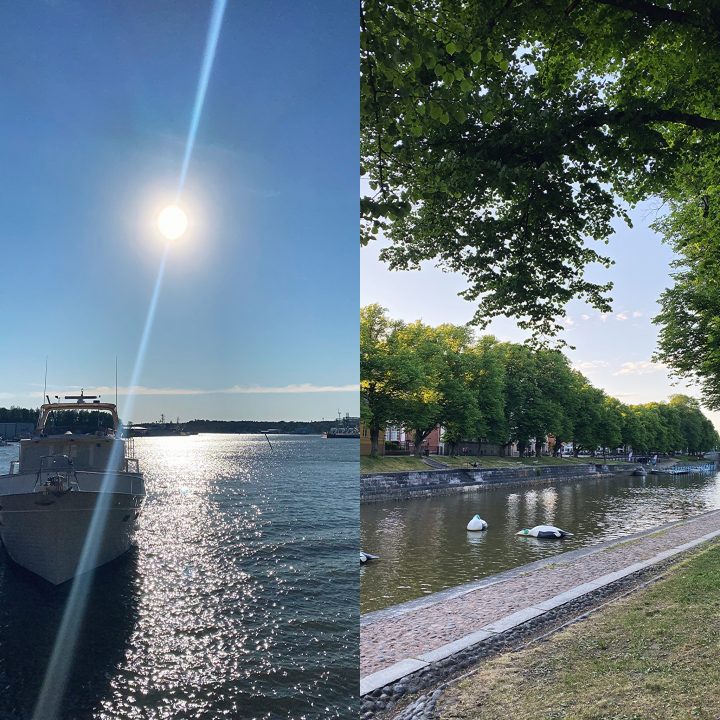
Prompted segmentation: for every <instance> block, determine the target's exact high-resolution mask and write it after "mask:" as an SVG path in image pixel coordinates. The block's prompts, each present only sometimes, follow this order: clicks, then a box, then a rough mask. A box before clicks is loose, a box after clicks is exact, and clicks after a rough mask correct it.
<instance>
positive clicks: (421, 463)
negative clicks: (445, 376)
mask: <svg viewBox="0 0 720 720" xmlns="http://www.w3.org/2000/svg"><path fill="white" fill-rule="evenodd" d="M426 461H429V462H432V463H433V465H434V466H437V467H440V466H445V467H446V468H463V469H466V470H473V469H477V468H479V469H501V468H519V467H537V466H555V467H563V466H565V467H567V466H568V465H588V464H590V465H593V464H603V463H602V458H600V457H598V458H590V457H581V458H576V457H563V458H558V457H543V458H541V459H538V458H536V457H526V458H520V457H500V456H498V455H480V456H475V455H431V456H429V457H427V458H419V457H415V456H414V455H381V456H379V457H370V456H369V455H362V456H361V457H360V474H361V475H373V474H376V473H388V472H407V471H410V470H425V469H427V468H428V464H427V462H426ZM605 464H607V465H610V466H612V465H623V464H625V463H623V462H621V461H615V460H608V461H607V463H605Z"/></svg>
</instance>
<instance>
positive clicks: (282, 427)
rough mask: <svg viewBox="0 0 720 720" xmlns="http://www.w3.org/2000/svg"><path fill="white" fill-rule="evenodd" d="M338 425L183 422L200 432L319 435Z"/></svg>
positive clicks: (314, 422)
mask: <svg viewBox="0 0 720 720" xmlns="http://www.w3.org/2000/svg"><path fill="white" fill-rule="evenodd" d="M334 425H337V420H311V421H295V420H190V421H189V422H186V423H184V424H183V427H184V429H185V430H187V431H188V432H198V433H201V432H202V433H259V432H263V431H265V430H277V431H278V432H279V433H302V434H307V435H315V434H317V435H319V434H320V433H323V432H327V431H328V430H329V429H330V428H331V427H333V426H334Z"/></svg>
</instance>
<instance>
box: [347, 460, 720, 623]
mask: <svg viewBox="0 0 720 720" xmlns="http://www.w3.org/2000/svg"><path fill="white" fill-rule="evenodd" d="M717 508H720V473H713V474H712V475H676V476H669V475H648V476H647V478H640V477H633V476H630V475H627V474H624V475H614V476H611V477H604V478H597V477H592V476H591V477H587V478H583V479H581V480H572V481H558V482H557V483H553V484H550V485H532V484H528V485H517V484H516V485H514V486H512V487H502V486H497V487H495V488H494V489H490V490H480V491H476V492H471V493H463V494H457V495H444V496H435V497H429V498H419V499H414V500H405V501H401V502H383V503H369V504H366V505H363V506H362V508H361V512H360V518H361V533H360V538H361V539H360V545H361V548H362V549H363V550H365V551H366V552H369V553H373V554H376V555H380V556H381V559H380V560H377V561H374V562H370V563H367V564H365V565H363V566H362V568H361V571H360V576H361V579H360V587H361V593H360V602H361V610H362V612H369V611H372V610H379V609H381V608H384V607H387V606H389V605H394V604H396V603H400V602H404V601H406V600H412V599H414V598H417V597H421V596H423V595H427V594H430V593H433V592H437V591H439V590H444V589H445V588H450V587H454V586H456V585H460V584H462V583H465V582H470V581H472V580H478V579H480V578H483V577H487V576H488V575H493V574H495V573H498V572H502V571H503V570H509V569H510V568H514V567H518V566H520V565H524V564H526V563H529V562H532V561H533V560H538V559H540V558H546V557H549V556H552V555H556V554H558V553H562V552H565V551H567V550H574V549H576V548H579V547H584V546H588V545H593V544H597V543H601V542H605V541H607V540H612V539H614V538H621V537H626V536H628V535H631V534H633V533H636V532H640V531H641V530H647V529H649V528H653V527H657V526H659V525H663V524H665V523H669V522H672V521H674V520H682V519H684V518H688V517H690V516H692V515H697V514H699V513H701V512H705V511H707V510H715V509H717ZM476 513H478V514H479V515H480V517H482V518H483V519H484V520H486V521H487V522H488V524H489V528H488V530H487V531H486V532H467V530H466V526H467V524H468V522H469V520H470V519H471V518H472V517H473V515H475V514H476ZM542 524H549V525H557V526H558V527H561V528H563V529H564V530H568V531H570V532H572V533H574V534H575V535H574V537H572V538H568V539H566V540H559V541H552V540H539V539H536V538H526V537H517V536H516V535H515V533H516V532H517V531H518V530H520V529H522V528H526V527H528V528H529V527H533V526H534V525H542Z"/></svg>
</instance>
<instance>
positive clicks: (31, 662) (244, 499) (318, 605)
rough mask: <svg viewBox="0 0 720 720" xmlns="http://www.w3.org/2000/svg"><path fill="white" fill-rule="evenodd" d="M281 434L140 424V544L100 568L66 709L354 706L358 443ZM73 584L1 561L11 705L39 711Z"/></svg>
mask: <svg viewBox="0 0 720 720" xmlns="http://www.w3.org/2000/svg"><path fill="white" fill-rule="evenodd" d="M270 441H271V442H272V450H271V448H270V446H269V445H268V442H267V440H266V439H265V437H263V436H262V435H260V436H258V435H209V434H207V435H196V436H189V437H158V438H138V439H136V441H135V447H136V453H137V456H138V458H139V459H140V463H141V467H142V469H143V470H144V472H145V479H146V486H147V501H146V504H145V509H144V511H143V514H142V515H141V517H140V524H139V530H138V532H137V534H136V545H137V547H135V548H133V549H132V550H131V551H130V552H129V553H128V554H126V555H125V556H123V557H122V558H120V559H119V560H117V561H115V562H113V563H111V564H109V565H107V566H105V567H103V568H101V569H100V570H98V571H97V573H96V576H95V580H94V582H93V585H92V589H91V594H90V598H89V603H88V610H87V614H86V617H85V622H84V623H83V627H82V634H81V637H80V639H79V641H78V649H77V652H76V655H75V658H74V661H73V664H72V666H71V667H72V670H71V673H70V678H69V682H68V688H67V692H66V697H65V700H64V703H63V710H62V718H63V719H64V720H65V719H67V720H71V719H72V720H82V719H83V718H103V719H105V718H107V719H108V720H109V719H110V718H113V719H115V718H119V717H122V718H130V719H134V718H163V719H164V718H173V719H175V718H232V719H233V720H234V719H235V718H241V719H245V718H247V719H248V720H250V719H251V718H258V720H259V719H261V718H262V719H264V718H268V719H270V718H288V719H290V718H297V719H298V720H300V719H302V718H307V719H308V720H309V719H310V718H354V717H356V716H357V714H358V707H359V706H358V704H357V697H356V696H357V691H358V608H357V597H358V571H357V565H358V563H357V549H358V537H357V534H358V530H357V527H358V502H359V500H358V497H359V496H358V473H359V464H358V443H357V441H352V440H325V439H323V438H320V437H317V436H292V435H275V436H270ZM16 456H17V445H11V446H10V447H3V448H0V472H7V465H8V462H9V460H11V459H13V458H15V457H16ZM67 595H68V588H67V587H65V586H61V587H59V588H53V587H51V586H49V585H47V584H46V583H44V582H42V581H40V580H38V579H36V578H34V577H33V576H31V575H29V574H28V573H25V572H23V571H21V570H18V568H16V567H14V566H12V565H10V563H9V562H8V560H7V558H6V557H3V558H2V560H1V561H0V719H2V720H5V719H6V718H7V719H10V718H12V719H15V718H18V719H20V718H23V719H24V718H30V717H31V715H32V710H33V707H34V702H35V699H36V697H37V694H38V691H39V688H40V685H41V683H42V679H43V677H44V672H45V668H46V665H47V660H48V658H49V655H50V653H51V651H52V646H53V642H54V639H55V634H56V632H57V628H58V626H59V623H60V619H61V616H62V611H63V609H64V604H65V600H66V598H67Z"/></svg>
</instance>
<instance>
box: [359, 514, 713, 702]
mask: <svg viewBox="0 0 720 720" xmlns="http://www.w3.org/2000/svg"><path fill="white" fill-rule="evenodd" d="M674 524H675V523H674ZM655 532H657V530H656V531H655ZM718 536H720V530H715V531H713V532H711V533H707V534H705V535H702V536H701V537H699V538H695V539H694V540H691V541H689V542H686V543H683V544H682V545H678V546H676V547H674V548H670V549H669V550H664V551H663V552H661V553H658V554H657V555H655V556H653V557H651V558H649V559H647V560H643V561H642V562H638V563H634V564H633V565H629V566H627V567H625V568H622V569H621V570H616V571H615V572H612V573H608V574H607V575H603V576H601V577H599V578H597V579H595V580H592V581H589V582H586V583H583V584H582V585H578V586H576V587H574V588H571V589H570V590H566V591H565V592H563V593H560V594H559V595H556V596H555V597H552V598H549V599H548V600H545V601H543V602H540V603H538V604H536V605H530V606H528V607H527V608H525V609H523V610H520V611H517V612H514V613H512V614H510V615H506V616H505V617H504V618H501V619H500V620H496V621H494V622H492V623H490V624H488V625H485V626H483V627H481V628H479V629H478V630H477V631H475V632H473V633H471V634H469V635H465V636H464V637H462V638H459V639H458V640H454V641H453V642H451V643H447V644H446V645H443V646H441V647H439V648H435V649H434V650H430V651H428V652H426V653H422V654H419V655H418V656H417V657H412V658H406V659H405V660H401V661H400V662H397V663H395V664H393V665H390V666H389V667H387V668H384V669H383V670H379V671H378V672H375V673H372V674H371V675H367V676H366V677H364V678H360V696H361V697H363V696H365V695H368V694H370V693H377V692H378V691H379V690H382V688H384V687H386V686H389V685H392V684H393V683H397V682H398V681H400V680H403V679H405V678H410V676H412V675H414V674H416V673H418V672H419V671H422V670H424V669H425V668H428V667H429V666H430V665H431V664H432V663H437V662H442V663H444V664H445V663H447V662H448V661H450V662H452V659H453V657H454V656H456V655H459V654H461V653H465V652H466V651H467V650H468V649H470V648H472V647H473V646H475V645H479V644H482V643H485V642H487V641H488V640H489V639H493V638H500V637H501V636H503V635H506V634H509V633H512V632H513V631H515V630H516V629H517V628H518V627H520V626H522V625H524V624H525V623H527V622H529V621H531V620H535V619H536V618H539V617H540V616H543V615H545V614H546V613H549V612H552V611H554V610H556V609H557V608H559V607H561V606H563V605H565V604H567V603H570V602H572V601H574V600H577V599H578V598H581V597H583V596H585V595H588V594H590V593H594V592H596V591H598V590H601V589H603V588H605V587H607V586H609V585H611V584H613V583H615V582H618V581H619V580H622V579H624V578H626V577H628V576H630V575H634V574H636V573H638V572H641V571H643V570H646V569H647V568H650V567H651V566H653V565H657V564H658V563H661V562H663V561H666V560H668V559H669V558H672V557H675V556H677V555H680V554H681V553H684V552H687V551H688V550H691V549H692V548H695V547H697V546H698V545H701V544H703V543H705V542H708V541H709V540H712V539H714V538H716V537H718Z"/></svg>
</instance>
